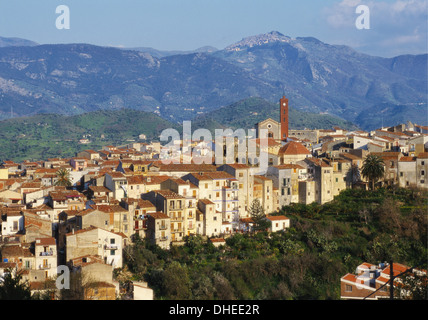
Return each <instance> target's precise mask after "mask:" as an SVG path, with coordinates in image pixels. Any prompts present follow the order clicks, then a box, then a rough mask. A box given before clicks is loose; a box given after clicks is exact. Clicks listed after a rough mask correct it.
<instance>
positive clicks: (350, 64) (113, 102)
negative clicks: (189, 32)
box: [0, 31, 428, 129]
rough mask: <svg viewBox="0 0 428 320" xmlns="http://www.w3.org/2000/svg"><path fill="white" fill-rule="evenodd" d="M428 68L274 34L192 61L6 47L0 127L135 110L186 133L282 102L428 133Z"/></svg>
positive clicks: (77, 47) (96, 50) (1, 52)
mask: <svg viewBox="0 0 428 320" xmlns="http://www.w3.org/2000/svg"><path fill="white" fill-rule="evenodd" d="M2 39H3V40H1V39H0V40H1V41H0V42H1V43H3V44H4V43H7V41H5V40H4V39H5V38H2ZM15 43H16V42H15ZM427 58H428V55H427V54H420V55H402V56H397V57H394V58H382V57H376V56H370V55H366V54H362V53H359V52H357V51H355V50H353V49H352V48H350V47H347V46H341V45H330V44H326V43H323V42H321V41H319V40H317V39H315V38H312V37H298V38H291V37H288V36H285V35H283V34H281V33H279V32H276V31H273V32H270V33H267V34H261V35H256V36H251V37H248V38H245V39H243V40H242V41H239V42H237V43H235V44H232V45H230V46H228V47H226V48H224V49H222V50H217V49H215V48H212V47H206V48H201V49H198V50H195V51H193V52H162V51H159V50H155V49H152V48H144V47H140V48H132V49H127V48H113V47H101V46H95V45H90V44H47V45H37V44H34V43H32V42H28V44H27V45H26V44H22V45H10V46H5V47H0V119H7V118H10V117H11V116H12V117H17V116H28V115H34V114H40V113H59V114H65V115H73V114H81V113H84V112H90V111H95V110H100V109H105V110H114V109H121V108H129V109H136V110H142V111H147V112H154V113H156V114H158V115H159V116H161V117H163V118H165V119H168V120H170V121H173V122H176V123H180V122H181V121H183V120H190V119H195V118H197V117H201V116H203V114H209V113H211V112H214V111H216V110H219V109H220V108H222V107H223V109H221V110H222V112H226V113H227V112H228V111H227V109H225V108H224V107H226V106H229V105H231V104H233V103H235V102H237V101H240V100H242V99H246V98H250V97H259V98H262V99H263V100H266V101H269V102H271V103H273V104H277V103H278V101H279V98H280V97H281V96H283V95H285V96H286V97H287V98H289V101H290V107H291V108H294V109H295V110H300V111H309V112H312V113H321V114H330V115H334V116H336V117H339V118H341V119H344V120H346V121H350V122H353V123H355V124H356V125H358V126H359V127H360V128H362V129H374V128H377V127H380V126H381V125H382V124H383V125H394V124H396V123H397V122H404V121H407V120H410V121H413V122H416V123H418V124H427V123H428V119H427V85H428V82H427ZM265 107H266V105H265ZM270 107H272V106H270ZM391 115H393V116H394V117H393V119H392V117H391ZM392 120H393V121H394V122H393V123H392ZM254 122H256V121H254ZM390 122H391V123H390Z"/></svg>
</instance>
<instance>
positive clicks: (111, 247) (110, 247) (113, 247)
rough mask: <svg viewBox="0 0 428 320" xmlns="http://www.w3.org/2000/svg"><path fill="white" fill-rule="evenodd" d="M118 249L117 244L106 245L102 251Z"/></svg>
mask: <svg viewBox="0 0 428 320" xmlns="http://www.w3.org/2000/svg"><path fill="white" fill-rule="evenodd" d="M118 248H119V247H118V245H117V244H106V245H104V249H106V250H117V249H118Z"/></svg>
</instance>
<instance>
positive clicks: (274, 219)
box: [266, 216, 290, 221]
mask: <svg viewBox="0 0 428 320" xmlns="http://www.w3.org/2000/svg"><path fill="white" fill-rule="evenodd" d="M266 219H269V220H271V221H276V220H290V219H289V218H287V217H286V216H266Z"/></svg>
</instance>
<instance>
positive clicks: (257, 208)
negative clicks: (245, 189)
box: [249, 199, 270, 231]
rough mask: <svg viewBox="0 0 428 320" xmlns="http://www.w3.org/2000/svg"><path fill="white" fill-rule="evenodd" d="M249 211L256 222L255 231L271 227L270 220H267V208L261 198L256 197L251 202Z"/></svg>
mask: <svg viewBox="0 0 428 320" xmlns="http://www.w3.org/2000/svg"><path fill="white" fill-rule="evenodd" d="M249 213H250V215H251V219H252V220H253V222H254V231H260V230H266V229H267V228H269V226H270V225H269V221H267V220H266V214H265V210H264V209H263V206H262V205H261V203H260V200H259V199H254V200H253V202H251V205H250V210H249Z"/></svg>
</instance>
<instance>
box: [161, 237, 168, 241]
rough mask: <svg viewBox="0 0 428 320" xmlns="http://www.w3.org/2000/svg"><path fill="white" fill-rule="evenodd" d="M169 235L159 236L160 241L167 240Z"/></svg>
mask: <svg viewBox="0 0 428 320" xmlns="http://www.w3.org/2000/svg"><path fill="white" fill-rule="evenodd" d="M167 240H168V237H159V241H167Z"/></svg>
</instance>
